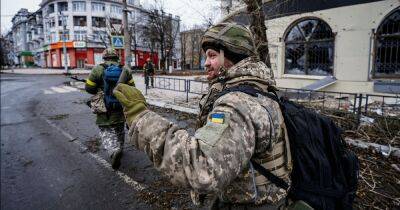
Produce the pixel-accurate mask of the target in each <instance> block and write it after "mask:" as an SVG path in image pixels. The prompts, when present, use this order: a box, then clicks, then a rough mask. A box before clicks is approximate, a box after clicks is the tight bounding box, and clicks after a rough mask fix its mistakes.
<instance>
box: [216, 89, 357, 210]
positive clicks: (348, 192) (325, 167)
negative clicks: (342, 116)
mask: <svg viewBox="0 0 400 210" xmlns="http://www.w3.org/2000/svg"><path fill="white" fill-rule="evenodd" d="M234 91H239V92H243V93H246V94H248V95H251V96H254V97H257V96H258V94H261V95H264V96H267V97H269V98H271V99H273V100H275V101H276V102H278V103H279V105H280V108H281V111H282V115H283V117H284V121H285V124H286V128H287V131H288V135H289V142H290V148H291V153H292V160H293V170H292V173H291V181H292V184H291V188H290V189H289V195H288V196H289V198H291V199H292V200H302V201H304V202H306V203H307V204H309V205H310V206H312V207H313V208H314V209H324V210H330V209H352V204H353V201H354V198H355V196H356V191H357V183H358V174H359V162H358V158H357V156H356V155H355V154H354V153H353V152H352V151H350V150H348V149H347V148H346V144H345V142H344V140H343V138H342V136H341V134H342V131H341V129H340V128H339V127H337V126H336V125H335V123H334V122H333V121H332V120H331V119H330V118H328V117H326V116H323V115H321V114H318V113H317V112H315V111H313V110H311V109H307V108H305V107H303V106H301V105H299V104H296V103H294V102H291V101H289V100H287V99H285V98H283V97H281V98H280V99H279V98H278V96H277V94H276V93H275V91H272V93H273V94H271V93H266V92H263V91H260V90H258V89H255V88H254V87H252V86H248V85H241V86H236V87H232V88H227V89H224V90H223V91H222V92H220V93H219V94H218V95H217V97H216V98H215V99H217V98H219V97H221V96H222V95H225V94H227V93H230V92H234ZM251 162H252V164H253V166H254V168H255V169H256V170H257V171H258V172H259V173H260V174H262V175H264V176H265V177H266V178H267V179H269V180H270V181H271V182H273V183H274V184H275V185H277V186H278V187H281V188H284V189H287V188H288V186H289V185H288V184H287V183H286V182H285V181H284V180H283V179H281V178H279V177H277V176H275V175H274V174H272V173H271V172H269V171H268V170H267V169H265V168H264V167H263V166H261V165H260V164H258V163H257V162H255V161H253V160H252V161H251Z"/></svg>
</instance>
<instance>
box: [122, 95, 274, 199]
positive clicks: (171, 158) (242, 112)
mask: <svg viewBox="0 0 400 210" xmlns="http://www.w3.org/2000/svg"><path fill="white" fill-rule="evenodd" d="M241 97H246V99H245V100H243V98H241ZM248 98H250V97H249V96H247V95H246V94H244V93H229V94H226V95H225V96H222V97H221V98H219V99H218V100H217V101H216V103H215V104H214V108H213V110H212V112H211V113H210V114H209V116H208V120H207V123H206V124H205V125H204V126H203V127H201V128H200V129H198V130H197V131H196V133H195V135H194V136H190V135H189V133H188V132H187V131H186V130H182V129H179V128H178V127H177V125H175V124H174V123H172V122H170V121H168V120H167V119H165V118H163V117H161V116H159V115H158V114H156V113H154V112H152V111H147V112H145V113H143V114H142V115H141V116H140V117H139V118H138V119H137V120H136V121H134V122H133V123H132V125H131V127H130V131H129V139H130V142H131V143H133V144H134V145H135V146H136V147H138V148H139V149H140V150H142V151H145V152H146V154H147V155H148V156H149V158H150V160H151V161H152V162H153V163H154V166H155V167H156V168H157V169H158V170H160V171H161V172H163V173H164V174H165V175H166V176H167V177H168V178H169V179H170V180H171V182H173V183H175V184H180V185H183V186H186V187H191V188H193V189H195V190H197V191H198V192H212V191H220V190H222V189H224V188H225V187H226V186H228V185H229V184H230V183H231V182H232V181H233V180H234V179H235V178H236V177H237V176H238V175H239V174H240V173H241V172H242V170H243V169H244V168H245V167H247V166H248V163H249V160H250V158H251V157H252V155H253V152H254V148H255V138H256V136H257V135H258V134H257V133H256V130H257V129H260V128H262V129H264V127H268V126H269V125H268V123H269V121H268V119H267V118H264V117H263V116H264V115H265V116H266V113H265V109H263V108H261V105H260V104H258V103H256V102H255V101H254V100H250V99H248ZM247 99H248V100H247Z"/></svg>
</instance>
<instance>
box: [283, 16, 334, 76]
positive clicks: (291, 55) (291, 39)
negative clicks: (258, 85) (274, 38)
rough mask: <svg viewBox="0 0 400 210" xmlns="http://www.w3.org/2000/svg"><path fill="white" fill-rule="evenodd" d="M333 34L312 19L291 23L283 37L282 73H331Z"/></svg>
mask: <svg viewBox="0 0 400 210" xmlns="http://www.w3.org/2000/svg"><path fill="white" fill-rule="evenodd" d="M333 49H334V34H333V33H332V30H331V28H330V27H329V25H328V24H327V23H325V22H324V21H322V20H320V19H316V18H312V19H306V20H300V21H298V22H296V23H295V24H293V25H292V27H291V28H290V30H288V32H287V33H286V37H285V74H300V75H320V76H327V75H333V57H334V56H333Z"/></svg>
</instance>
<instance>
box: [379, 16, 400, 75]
mask: <svg viewBox="0 0 400 210" xmlns="http://www.w3.org/2000/svg"><path fill="white" fill-rule="evenodd" d="M374 77H397V78H400V9H399V8H397V9H396V10H395V11H394V12H392V13H391V14H390V15H388V16H387V17H386V18H385V19H384V20H383V22H382V23H381V25H380V26H379V27H378V30H377V31H376V34H375V59H374Z"/></svg>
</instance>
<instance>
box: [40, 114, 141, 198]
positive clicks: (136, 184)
mask: <svg viewBox="0 0 400 210" xmlns="http://www.w3.org/2000/svg"><path fill="white" fill-rule="evenodd" d="M40 118H42V119H43V120H45V121H46V122H47V123H48V124H49V125H50V126H51V127H53V128H55V129H57V130H58V131H60V132H61V133H62V134H63V135H64V136H65V137H67V138H68V140H69V141H71V142H73V143H75V144H76V145H78V146H79V147H80V149H82V150H87V149H88V148H87V147H86V146H85V145H84V144H82V143H81V142H80V141H74V140H75V138H74V137H72V135H71V134H69V133H68V132H66V131H65V130H63V129H62V128H60V127H59V126H57V125H56V124H54V123H53V122H52V121H50V120H48V119H46V118H43V117H40ZM88 154H89V155H90V156H91V157H92V158H93V159H95V160H96V161H97V162H98V163H99V164H100V165H101V166H103V167H104V168H106V169H107V170H109V171H111V172H115V173H116V174H117V175H118V177H119V178H120V179H122V180H123V181H124V182H125V183H126V184H128V185H129V186H131V187H133V188H134V190H136V191H140V190H143V189H145V188H147V187H146V186H145V185H144V184H142V183H139V182H137V181H135V180H133V179H132V178H131V177H129V176H128V175H127V174H125V173H124V172H121V171H118V170H114V169H113V168H112V167H111V164H110V163H108V162H107V161H106V160H104V159H103V158H102V157H100V156H99V155H97V154H94V153H91V152H88Z"/></svg>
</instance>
